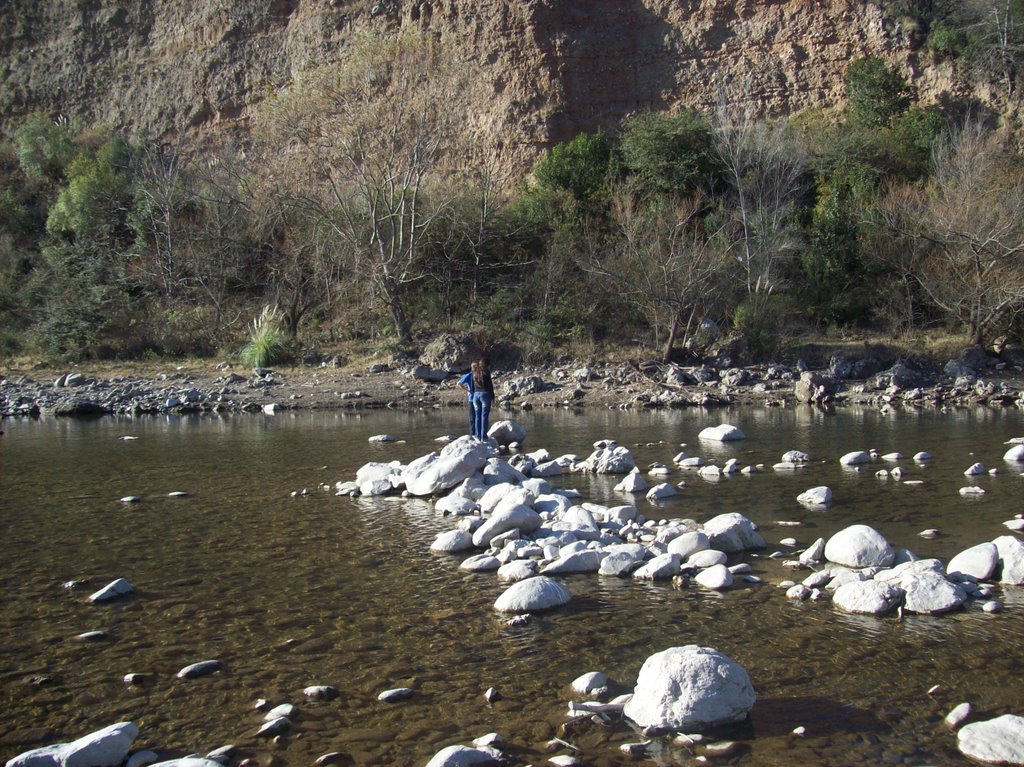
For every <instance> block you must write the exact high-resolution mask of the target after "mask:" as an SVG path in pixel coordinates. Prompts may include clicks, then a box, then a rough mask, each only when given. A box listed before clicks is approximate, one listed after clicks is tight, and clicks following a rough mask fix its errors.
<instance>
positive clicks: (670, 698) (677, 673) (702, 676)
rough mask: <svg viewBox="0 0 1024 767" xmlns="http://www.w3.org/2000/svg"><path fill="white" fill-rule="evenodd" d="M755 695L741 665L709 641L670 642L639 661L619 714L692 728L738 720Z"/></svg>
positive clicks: (646, 722) (651, 723)
mask: <svg viewBox="0 0 1024 767" xmlns="http://www.w3.org/2000/svg"><path fill="white" fill-rule="evenodd" d="M755 699H756V695H755V694H754V688H753V686H752V685H751V683H750V676H749V675H748V674H747V672H746V670H745V669H744V668H743V667H742V666H740V665H739V664H738V663H736V662H735V661H734V660H732V659H731V658H729V657H728V656H727V655H725V654H723V653H721V652H718V651H717V650H714V649H712V648H710V647H698V646H697V645H686V646H684V647H671V648H669V649H667V650H664V651H662V652H660V653H656V654H654V655H652V656H650V657H649V658H648V659H647V660H646V661H644V665H643V667H642V668H641V669H640V674H639V676H638V677H637V682H636V689H635V690H634V691H633V697H632V698H630V699H629V701H628V702H627V703H626V705H625V707H624V708H623V714H624V715H625V716H626V717H628V718H629V719H631V720H632V721H634V722H636V723H637V724H638V725H640V726H641V727H651V728H654V729H664V730H678V731H683V732H693V731H699V730H703V729H706V728H708V727H714V726H716V725H719V724H728V723H732V722H739V721H742V720H743V719H745V718H746V717H747V714H748V713H749V712H750V709H751V708H753V706H754V701H755Z"/></svg>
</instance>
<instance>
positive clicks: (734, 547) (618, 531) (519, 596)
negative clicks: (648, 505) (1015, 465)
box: [336, 422, 1024, 767]
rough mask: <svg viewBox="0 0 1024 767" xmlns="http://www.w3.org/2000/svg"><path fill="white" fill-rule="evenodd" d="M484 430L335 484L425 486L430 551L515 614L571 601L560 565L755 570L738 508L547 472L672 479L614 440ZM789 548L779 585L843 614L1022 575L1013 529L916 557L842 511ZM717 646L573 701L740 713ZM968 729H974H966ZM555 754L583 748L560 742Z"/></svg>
mask: <svg viewBox="0 0 1024 767" xmlns="http://www.w3.org/2000/svg"><path fill="white" fill-rule="evenodd" d="M490 436H491V437H492V439H489V440H488V441H486V442H485V441H481V440H476V439H472V438H469V437H461V438H458V439H455V440H454V441H452V442H450V443H449V444H448V445H446V446H445V447H444V448H443V449H442V450H441V451H440V452H439V453H431V454H430V455H428V456H424V457H422V458H419V459H417V460H415V461H412V462H411V463H409V464H402V463H400V462H397V461H396V462H392V463H371V464H367V465H365V466H363V467H362V468H361V469H360V470H359V471H358V473H357V476H356V480H355V481H354V482H342V483H338V485H337V486H336V489H337V491H338V493H339V494H351V495H381V494H385V493H398V492H401V493H404V494H407V495H412V496H436V497H437V500H436V502H435V508H436V509H437V511H438V512H440V513H443V514H445V515H453V516H455V517H457V518H458V522H457V525H456V527H455V529H453V530H449V531H446V532H443V533H441V534H439V535H438V536H437V537H436V538H435V540H434V541H433V543H432V544H431V550H432V551H434V552H438V553H447V554H463V555H467V556H466V557H465V558H464V559H463V561H462V563H461V564H460V565H459V567H460V569H462V570H464V571H468V572H495V573H496V574H497V577H498V579H499V580H501V581H503V582H506V583H509V584H511V585H510V586H509V587H508V588H507V589H506V590H505V592H504V593H502V594H501V596H499V598H498V599H497V601H496V602H495V604H494V607H495V609H496V610H497V611H499V612H504V613H517V614H519V615H517V616H516V617H514V618H512V619H511V620H510V623H518V622H521V621H522V620H526V619H528V615H523V614H528V613H531V612H535V611H540V610H546V609H552V608H557V607H560V606H562V605H564V604H566V603H567V602H569V601H570V600H571V598H572V596H571V593H570V592H569V590H568V589H567V588H566V587H565V586H564V585H563V584H562V583H560V582H559V581H558V580H557V578H558V576H561V575H568V574H577V573H596V574H599V575H605V576H619V577H632V578H634V579H638V580H672V581H673V583H675V584H677V585H684V584H685V583H688V582H693V583H695V584H697V585H699V586H702V587H704V588H707V589H713V590H722V589H728V588H729V587H731V586H733V585H734V583H735V582H736V580H737V579H742V580H743V581H744V582H747V583H760V580H761V579H760V578H759V577H757V576H755V575H753V574H751V567H750V565H749V564H747V563H744V562H740V563H738V564H733V565H731V566H730V565H729V564H728V561H729V555H730V554H736V553H740V552H744V551H747V550H751V549H763V548H765V547H766V543H765V541H764V539H763V538H762V536H761V534H760V533H759V531H758V529H757V526H756V525H755V524H754V523H753V522H751V521H750V520H749V519H747V518H746V517H744V516H743V515H741V514H737V513H726V514H720V515H718V516H716V517H714V518H712V519H710V520H708V521H707V522H704V523H703V524H701V523H699V522H697V521H695V520H692V519H682V520H679V519H671V520H666V519H662V520H654V519H645V517H644V515H643V514H641V513H640V512H639V511H638V510H637V508H636V507H635V505H632V504H625V505H620V506H605V505H601V504H596V503H591V502H587V501H585V500H583V499H582V498H581V496H580V495H579V493H577V492H576V491H573V490H566V489H561V488H556V487H554V486H552V485H551V484H550V483H549V481H548V480H549V479H550V478H552V477H555V476H559V475H561V474H565V473H569V472H596V473H619V474H626V477H625V478H624V479H623V480H622V481H621V482H620V483H619V484H618V485H616V486H615V490H616V491H618V492H623V493H628V494H640V493H646V494H647V497H648V499H650V500H656V499H658V498H661V497H665V496H667V495H669V494H672V492H674V488H673V487H672V486H671V485H668V484H667V483H663V484H661V485H657V486H655V487H654V488H651V487H649V486H648V484H647V482H646V481H645V480H644V478H643V477H642V476H641V475H640V472H639V469H638V468H637V467H636V465H635V462H634V460H633V457H632V455H631V454H630V452H629V451H628V450H627V449H626V448H624V447H622V446H620V445H618V444H616V443H615V442H614V441H612V440H602V441H600V442H597V443H595V444H594V450H593V452H592V453H591V454H590V455H589V456H588V457H586V458H582V457H580V456H577V455H563V456H558V457H553V456H551V455H549V454H548V453H547V451H545V450H537V451H534V452H529V453H525V452H514V453H513V454H512V455H511V456H510V457H509V458H507V459H506V458H503V457H502V456H501V454H500V450H499V448H503V447H510V446H511V447H512V448H514V449H518V448H519V443H521V442H522V440H523V439H524V438H525V432H524V431H523V430H522V429H521V427H519V426H518V425H516V424H514V423H512V422H501V423H500V424H495V427H493V428H492V431H491V434H490ZM700 438H701V439H702V440H719V441H725V440H730V439H742V438H743V434H742V432H741V431H739V430H738V429H736V428H735V427H730V426H728V425H722V426H719V427H714V428H712V429H706V430H705V431H704V432H701V434H700ZM1005 457H1006V460H1007V461H1019V462H1024V446H1022V449H1020V450H1016V449H1015V450H1011V451H1010V452H1008V453H1007V454H1006V456H1005ZM879 458H881V459H882V460H885V461H898V460H899V459H900V458H902V456H900V455H899V454H888V455H886V456H878V455H877V454H876V453H874V451H857V452H856V453H850V454H847V455H845V456H843V458H842V459H841V463H842V464H843V465H844V466H851V467H860V466H862V465H864V464H866V463H869V462H872V461H876V460H878V459H879ZM930 458H931V456H930V455H928V454H927V453H924V452H921V453H917V454H915V456H914V460H915V461H917V462H919V463H924V462H926V461H928V460H930ZM808 460H809V458H808V456H807V455H806V454H804V453H801V452H799V451H790V452H788V453H786V454H785V455H784V456H783V457H782V462H781V463H779V464H775V466H774V468H775V469H776V470H788V469H797V468H799V467H801V466H803V465H805V464H806V463H807V461H808ZM674 463H675V465H676V466H678V467H680V468H687V469H696V470H700V469H702V468H705V464H704V462H703V460H702V459H700V458H699V457H690V456H687V455H685V454H683V453H680V454H679V455H677V456H676V457H675V459H674ZM758 468H759V467H758ZM658 469H659V467H654V468H653V469H652V471H651V474H652V475H655V476H658V475H659V474H662V475H663V474H666V473H668V471H669V470H667V469H666V470H665V471H661V472H659V471H658ZM714 470H715V473H718V474H722V473H730V472H732V471H741V470H742V471H754V470H756V468H755V467H746V468H745V469H740V468H739V467H738V464H737V463H736V462H735V461H729V462H726V463H725V465H724V466H723V467H721V468H719V467H714ZM890 475H891V476H893V477H894V478H896V479H900V475H899V474H898V473H897V472H891V473H890V472H887V476H890ZM709 478H710V477H709ZM831 500H832V491H831V489H830V488H828V487H824V486H822V487H815V488H811V489H810V490H808V491H806V492H804V493H802V494H801V495H800V496H799V498H798V501H799V502H800V503H802V504H804V505H806V506H809V507H812V508H822V507H827V506H828V505H829V504H830V503H831ZM1008 525H1009V523H1008ZM787 545H790V546H796V541H794V540H788V542H787ZM772 556H773V557H775V556H776V555H772ZM794 556H795V557H796V558H795V559H793V560H789V561H786V562H784V563H783V564H784V566H786V567H788V568H791V569H794V570H796V569H801V568H803V569H808V570H811V571H812V572H811V574H810V575H809V576H808V577H807V578H805V579H804V580H803V582H801V583H796V582H795V581H783V582H782V584H781V585H782V586H784V587H785V588H786V589H787V596H788V597H789V598H791V599H801V600H803V599H813V600H819V599H823V598H825V597H826V596H829V595H831V600H832V602H833V604H834V606H835V607H836V608H837V609H840V610H843V611H846V612H851V613H860V614H871V615H883V614H885V613H888V612H891V611H899V612H900V613H901V614H902V613H903V612H907V613H918V614H928V615H937V614H941V613H946V612H949V611H952V610H955V609H957V608H960V607H961V606H963V605H964V604H965V602H967V601H968V600H969V599H973V598H977V599H987V600H988V601H987V602H986V603H985V604H984V605H983V607H984V609H985V610H986V611H989V612H997V611H998V610H999V609H1001V605H1000V604H999V603H998V602H996V601H995V600H993V599H991V597H992V595H993V593H994V590H995V581H996V580H998V581H999V582H1000V583H1003V584H1024V541H1021V540H1020V539H1019V538H1017V537H1015V536H1012V535H1006V536H1001V537H998V538H996V539H995V540H994V541H991V542H985V543H980V544H978V545H976V546H972V547H970V548H968V549H967V550H965V551H963V552H961V553H960V554H958V555H957V556H955V557H954V558H953V559H951V560H950V561H949V562H948V563H947V564H943V563H942V562H941V561H940V560H937V559H918V558H917V557H916V556H915V555H914V554H913V553H912V552H911V551H909V550H908V549H898V550H897V549H895V548H894V547H893V546H892V545H891V544H890V543H889V542H888V541H887V540H886V539H885V538H884V536H883V535H882V534H881V533H879V532H878V531H877V530H875V529H873V528H871V527H868V526H867V525H852V526H850V527H847V528H845V529H844V530H840V531H839V532H838V533H836V534H835V535H833V536H831V537H830V538H829V539H828V540H825V539H824V538H820V539H818V540H816V541H815V542H814V543H812V544H811V545H810V546H808V547H807V548H805V549H803V550H794ZM733 560H734V561H735V557H734V558H733ZM684 651H685V652H684ZM705 655H706V656H708V657H707V658H704V656H705ZM719 655H720V654H718V653H716V652H715V651H713V650H710V649H709V648H694V647H687V648H672V649H671V650H668V651H665V653H661V654H659V655H657V656H652V658H650V659H648V663H647V664H645V666H644V669H643V670H642V671H641V674H640V678H639V679H638V683H637V687H636V689H635V690H634V691H633V692H632V693H630V694H629V695H625V696H620V697H619V698H616V699H614V700H612V701H609V702H601V701H600V699H598V700H594V701H584V702H582V703H572V704H570V715H573V716H593V715H598V716H602V717H604V716H607V715H608V714H609V713H619V714H621V715H623V716H625V717H626V718H628V719H630V720H631V721H633V722H634V723H636V724H637V725H638V726H639V727H641V728H643V729H644V730H645V732H652V731H662V730H665V731H676V732H685V731H686V730H700V729H701V728H702V727H703V726H707V725H708V724H710V723H716V724H720V723H725V722H731V721H737V720H738V719H742V718H743V717H744V716H746V713H747V712H748V711H749V709H750V706H752V704H753V690H752V688H751V687H750V683H749V678H748V677H747V675H746V672H745V671H743V669H742V668H741V667H738V666H735V664H734V663H733V662H732V661H731V660H729V659H728V658H724V656H721V657H719ZM698 656H699V657H698ZM707 659H710V662H713V664H718V665H716V668H715V670H714V671H713V672H711V671H708V670H707V669H706V668H704V667H703V666H701V664H702V663H703V662H704V660H707ZM690 664H697V667H700V670H697V671H695V670H692V669H691V668H690ZM648 666H650V670H648ZM733 666H735V669H734V668H733ZM736 669H738V671H737V670H736ZM680 679H686V680H688V681H686V682H685V683H684V682H680V681H679V680H680ZM707 679H712V680H714V681H713V683H712V684H711V686H710V688H708V689H705V690H703V691H702V692H701V693H700V695H697V696H696V697H697V698H700V700H701V702H700V706H699V707H700V709H701V711H702V712H705V713H701V714H699V715H697V714H694V713H693V712H692V711H691V709H690V707H689V705H690V704H689V703H686V702H685V701H691V702H692V700H693V699H694V696H693V695H691V693H692V691H693V688H694V686H695V684H696V682H695V680H707ZM697 686H699V685H697ZM725 700H727V701H728V703H725V702H723V701H725ZM709 711H710V712H711V713H706V712H709ZM705 718H706V721H705ZM1001 719H1005V717H1002V718H1001ZM996 721H999V720H996ZM980 724H983V723H979V725H980ZM1004 725H1005V723H1001V724H1000V725H999V726H1000V727H1003V726H1004ZM993 726H994V725H993ZM964 729H965V730H967V733H968V735H969V734H970V732H971V731H970V730H968V729H967V728H964ZM496 737H497V736H494V735H493V734H492V735H490V736H486V738H487V739H488V740H487V742H474V744H473V746H450V747H448V748H447V749H444V750H443V751H442V752H440V753H439V754H437V755H436V756H435V757H434V759H433V760H431V762H430V767H451V766H452V765H461V764H483V763H488V761H489V760H494V759H496V758H498V756H499V755H500V750H499V749H498V748H497V740H495V738H496ZM963 741H964V738H963V737H962V738H961V742H962V745H961V748H962V750H964V753H968V754H970V753H972V752H970V751H969V750H967V749H968V748H970V747H969V746H966V747H965V746H964V745H963ZM623 748H624V749H627V748H628V749H629V751H628V752H629V753H630V754H633V755H638V754H641V753H643V751H644V748H645V745H644V743H637V744H626V745H624V746H623ZM556 760H561V761H556ZM550 761H551V762H552V763H557V764H565V765H572V764H578V763H580V762H579V761H578V760H577V759H576V757H575V756H571V755H566V756H560V757H555V758H554V759H552V760H550ZM1011 763H1013V762H1011ZM1018 763H1024V762H1018Z"/></svg>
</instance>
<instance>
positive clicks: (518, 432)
mask: <svg viewBox="0 0 1024 767" xmlns="http://www.w3.org/2000/svg"><path fill="white" fill-rule="evenodd" d="M487 436H488V437H490V438H491V439H493V440H494V441H495V442H497V443H498V444H499V445H511V444H512V443H513V442H519V443H522V442H523V440H525V439H526V429H524V428H523V427H522V426H520V425H519V424H518V423H516V422H515V421H498V422H496V423H492V424H491V428H489V429H488V430H487Z"/></svg>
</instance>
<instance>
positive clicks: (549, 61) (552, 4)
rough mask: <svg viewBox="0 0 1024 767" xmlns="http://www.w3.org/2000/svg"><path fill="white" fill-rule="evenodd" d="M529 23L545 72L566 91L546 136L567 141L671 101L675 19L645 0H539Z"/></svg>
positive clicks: (556, 105)
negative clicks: (667, 18) (651, 7)
mask: <svg viewBox="0 0 1024 767" xmlns="http://www.w3.org/2000/svg"><path fill="white" fill-rule="evenodd" d="M531 26H532V29H533V32H534V36H535V41H536V44H537V47H538V49H539V50H540V52H541V55H542V71H541V73H540V76H542V77H545V76H546V77H548V78H549V79H550V80H551V81H552V83H554V84H555V85H556V89H557V90H558V91H560V96H561V98H560V103H554V104H551V107H552V109H553V111H552V113H551V114H550V116H549V117H548V119H547V123H548V125H547V127H548V140H549V141H550V142H551V143H552V144H555V143H559V142H563V141H568V140H570V139H572V138H573V137H575V136H576V135H578V134H579V133H582V132H593V131H595V130H597V129H598V128H600V129H601V130H603V131H605V132H606V133H614V132H615V131H616V129H617V128H618V125H619V123H620V122H621V121H622V118H623V117H625V116H626V115H629V114H632V113H634V112H640V111H643V110H646V109H654V110H659V109H662V108H664V106H665V105H666V103H668V102H669V101H670V100H671V97H672V93H673V89H674V88H675V85H676V81H675V67H674V63H673V52H672V50H671V48H670V41H671V39H672V35H673V33H674V29H673V27H672V25H671V24H669V23H668V22H666V21H665V20H664V19H663V18H661V17H660V16H659V15H658V14H656V13H654V12H652V11H651V10H649V9H648V8H647V7H646V6H645V5H644V4H643V2H641V1H640V0H591V1H590V2H587V3H580V2H578V0H538V2H536V3H535V4H534V5H533V7H532V9H531Z"/></svg>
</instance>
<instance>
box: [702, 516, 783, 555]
mask: <svg viewBox="0 0 1024 767" xmlns="http://www.w3.org/2000/svg"><path fill="white" fill-rule="evenodd" d="M703 527H704V534H705V535H706V536H707V537H708V541H709V542H710V544H711V545H710V548H712V549H717V550H718V551H724V552H727V553H728V552H735V551H745V550H747V549H763V548H764V547H765V546H766V545H767V544H765V542H764V538H762V537H761V534H760V533H759V532H757V528H756V527H755V526H754V523H753V522H751V521H750V520H749V519H747V518H746V517H745V516H743V515H742V514H737V513H736V512H729V513H727V514H719V515H718V516H717V517H712V518H711V519H709V520H708V521H707V522H705V523H704V525H703Z"/></svg>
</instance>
